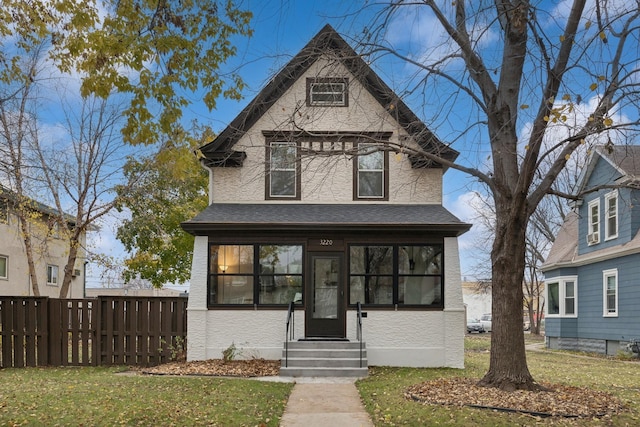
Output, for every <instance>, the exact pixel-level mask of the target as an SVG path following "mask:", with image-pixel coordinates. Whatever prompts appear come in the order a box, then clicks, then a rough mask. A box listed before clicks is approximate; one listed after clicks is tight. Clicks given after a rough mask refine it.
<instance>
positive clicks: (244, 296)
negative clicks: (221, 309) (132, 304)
mask: <svg viewBox="0 0 640 427" xmlns="http://www.w3.org/2000/svg"><path fill="white" fill-rule="evenodd" d="M216 281H217V285H218V286H217V290H218V292H217V299H218V301H217V303H218V304H253V276H229V275H224V276H222V275H219V276H217V280H216Z"/></svg>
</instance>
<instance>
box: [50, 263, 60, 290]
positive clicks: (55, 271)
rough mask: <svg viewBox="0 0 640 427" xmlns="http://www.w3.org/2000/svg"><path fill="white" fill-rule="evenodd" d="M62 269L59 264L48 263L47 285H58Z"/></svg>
mask: <svg viewBox="0 0 640 427" xmlns="http://www.w3.org/2000/svg"><path fill="white" fill-rule="evenodd" d="M59 273H60V269H59V268H58V266H57V265H53V264H47V285H49V286H58V278H59V277H60V275H59Z"/></svg>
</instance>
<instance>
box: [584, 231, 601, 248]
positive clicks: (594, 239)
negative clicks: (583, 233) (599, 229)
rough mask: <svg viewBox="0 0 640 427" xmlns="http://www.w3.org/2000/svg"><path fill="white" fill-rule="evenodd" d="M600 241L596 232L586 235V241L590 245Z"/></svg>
mask: <svg viewBox="0 0 640 427" xmlns="http://www.w3.org/2000/svg"><path fill="white" fill-rule="evenodd" d="M599 241H600V236H599V235H598V233H591V234H588V235H587V243H588V244H590V245H594V244H596V243H598V242H599Z"/></svg>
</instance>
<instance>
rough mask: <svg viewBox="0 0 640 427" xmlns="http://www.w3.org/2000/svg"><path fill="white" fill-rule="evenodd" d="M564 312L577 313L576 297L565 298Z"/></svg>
mask: <svg viewBox="0 0 640 427" xmlns="http://www.w3.org/2000/svg"><path fill="white" fill-rule="evenodd" d="M564 314H575V299H574V298H566V299H565V300H564Z"/></svg>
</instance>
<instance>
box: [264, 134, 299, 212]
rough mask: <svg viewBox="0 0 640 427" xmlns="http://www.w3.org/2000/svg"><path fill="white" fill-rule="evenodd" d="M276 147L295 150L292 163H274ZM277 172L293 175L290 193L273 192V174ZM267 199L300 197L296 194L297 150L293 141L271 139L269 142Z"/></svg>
mask: <svg viewBox="0 0 640 427" xmlns="http://www.w3.org/2000/svg"><path fill="white" fill-rule="evenodd" d="M276 147H287V148H288V149H293V150H294V152H295V160H294V161H293V164H292V165H289V167H286V166H284V167H283V166H279V165H276V162H275V161H274V160H273V154H274V151H275V148H276ZM277 172H281V173H287V175H289V174H292V175H293V183H292V184H293V185H292V187H293V192H292V193H290V194H274V192H273V189H274V188H273V181H272V180H273V175H274V174H275V173H277ZM268 191H269V193H268V195H269V199H297V198H299V197H300V195H299V194H298V152H297V146H296V143H295V142H287V141H273V142H270V143H269V188H268Z"/></svg>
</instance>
